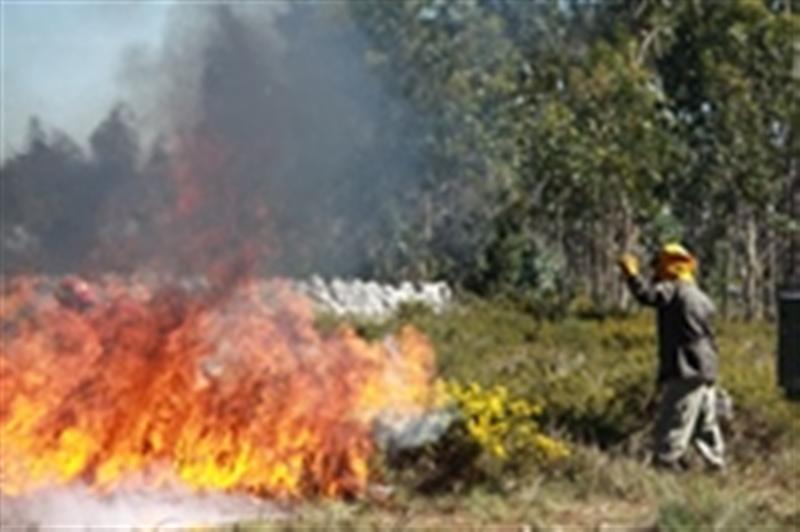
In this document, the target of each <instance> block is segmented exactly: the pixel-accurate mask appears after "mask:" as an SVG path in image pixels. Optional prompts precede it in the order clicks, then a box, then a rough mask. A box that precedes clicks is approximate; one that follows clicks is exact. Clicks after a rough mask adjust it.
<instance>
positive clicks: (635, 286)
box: [627, 275, 675, 307]
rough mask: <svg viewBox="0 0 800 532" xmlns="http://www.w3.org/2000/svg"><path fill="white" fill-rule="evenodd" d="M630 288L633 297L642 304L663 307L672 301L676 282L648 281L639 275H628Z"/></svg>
mask: <svg viewBox="0 0 800 532" xmlns="http://www.w3.org/2000/svg"><path fill="white" fill-rule="evenodd" d="M627 281H628V288H629V289H630V291H631V294H633V297H635V298H636V300H637V301H638V302H639V303H641V304H642V305H648V306H651V307H663V306H666V305H668V304H669V302H670V301H672V298H673V297H674V295H675V285H674V283H654V284H651V283H648V282H647V281H645V280H644V279H642V277H641V276H639V275H634V276H632V277H628V280H627Z"/></svg>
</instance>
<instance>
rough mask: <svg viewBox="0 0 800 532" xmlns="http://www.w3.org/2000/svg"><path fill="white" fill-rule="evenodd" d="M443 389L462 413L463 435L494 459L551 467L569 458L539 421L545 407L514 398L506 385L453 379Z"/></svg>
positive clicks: (567, 451)
mask: <svg viewBox="0 0 800 532" xmlns="http://www.w3.org/2000/svg"><path fill="white" fill-rule="evenodd" d="M440 386H441V388H442V391H443V394H444V396H445V397H446V398H447V399H448V400H449V402H450V403H451V404H452V405H453V406H454V407H455V408H456V410H457V412H458V416H459V418H460V420H461V422H462V423H460V424H458V425H457V427H458V428H457V429H456V430H457V431H461V434H460V436H461V437H462V438H465V439H467V440H469V442H474V443H476V444H477V445H478V447H479V448H480V450H481V453H482V454H485V455H488V457H489V458H490V459H494V460H498V461H499V462H501V463H503V464H513V465H520V463H521V462H523V461H531V460H533V461H535V462H536V463H538V464H548V463H552V462H555V461H558V460H560V459H563V458H566V457H567V456H569V448H568V447H567V445H566V444H565V443H564V442H562V441H560V440H557V439H554V438H551V437H549V436H546V435H545V434H543V433H542V431H541V427H540V426H539V424H538V423H537V421H536V417H537V416H539V415H541V414H542V412H543V406H542V405H541V404H538V403H533V402H530V401H528V400H526V399H523V398H514V397H511V396H510V395H509V392H508V389H507V388H506V387H505V386H502V385H495V386H492V387H490V388H484V387H482V386H481V385H480V384H478V383H477V382H471V383H469V384H468V385H465V384H462V383H460V382H458V381H455V380H450V381H444V382H442V383H441V384H440ZM456 441H458V438H456Z"/></svg>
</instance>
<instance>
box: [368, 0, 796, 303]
mask: <svg viewBox="0 0 800 532" xmlns="http://www.w3.org/2000/svg"><path fill="white" fill-rule="evenodd" d="M798 8H800V3H798V2H789V1H788V0H786V1H773V0H725V1H718V0H709V1H706V0H685V1H678V2H675V1H669V0H627V1H623V0H619V1H614V2H586V1H577V0H573V1H568V2H565V1H556V0H553V1H542V2H519V1H513V0H509V1H504V0H486V1H477V0H476V1H471V2H470V1H458V2H446V1H407V2H380V1H377V2H359V3H357V4H355V5H354V6H353V11H354V13H355V15H356V17H357V20H358V21H359V23H360V25H361V26H362V27H363V28H364V30H365V31H367V32H368V33H369V35H370V37H371V43H372V45H373V46H374V50H372V51H371V55H370V58H371V60H372V61H373V63H374V64H375V69H376V70H377V71H378V72H380V73H381V75H382V77H383V79H384V80H385V81H386V83H387V84H389V85H390V86H391V87H393V89H394V90H395V91H397V93H398V94H401V95H403V97H404V98H405V99H407V100H409V101H411V102H413V105H414V107H415V108H416V109H417V110H418V111H419V115H418V116H419V117H421V118H420V119H419V123H417V124H415V126H414V127H413V128H411V130H412V131H414V132H415V135H414V136H413V137H412V138H410V139H409V141H408V142H409V148H408V149H409V150H413V151H414V152H423V153H425V154H426V161H427V162H428V164H426V165H425V166H424V171H425V172H426V179H425V182H426V183H427V187H425V190H424V193H422V194H421V196H420V200H419V201H420V203H421V205H422V210H421V213H420V216H419V218H415V219H410V220H408V221H407V222H408V226H407V231H406V232H405V233H404V236H403V237H402V238H401V239H400V242H402V245H400V246H394V243H391V244H389V245H391V246H393V249H392V250H391V251H392V252H394V254H395V255H394V256H395V258H396V261H397V262H396V263H395V265H393V266H389V267H388V269H389V271H392V272H403V273H402V274H401V275H409V273H406V270H408V271H410V275H421V276H423V277H442V278H446V279H449V280H453V281H456V282H457V283H459V284H461V285H463V286H466V287H469V288H471V289H474V290H477V291H479V292H484V293H485V292H498V291H501V292H509V293H512V294H518V295H519V294H523V295H529V296H530V297H532V298H538V299H539V300H548V299H549V300H555V301H557V302H567V301H570V300H572V299H573V298H574V297H575V296H577V295H580V294H585V295H588V296H590V297H591V298H592V300H593V301H594V302H595V304H599V305H608V306H616V305H619V304H624V301H625V291H624V290H623V289H622V287H621V286H620V282H619V277H618V275H617V271H616V266H615V261H616V258H617V256H618V255H619V254H620V253H621V252H622V251H623V250H633V251H638V252H640V253H641V254H647V253H651V252H652V251H653V250H654V249H655V246H657V244H658V243H659V242H662V241H664V240H666V239H681V240H683V241H684V242H686V244H687V245H688V246H690V247H691V248H692V249H693V250H694V251H695V252H696V254H697V255H698V256H699V258H700V263H701V265H702V278H703V279H702V280H703V283H704V284H705V285H707V286H708V287H709V288H710V289H711V290H712V291H713V292H714V294H715V296H716V297H717V298H718V299H719V300H720V301H721V303H722V306H723V310H724V311H725V312H728V311H733V310H734V309H740V310H741V311H742V312H743V313H744V314H745V315H747V316H749V317H761V316H764V315H765V314H766V313H769V312H771V311H772V310H773V308H774V301H773V299H774V294H775V289H776V285H778V284H779V283H781V282H785V281H786V280H787V279H786V277H787V275H788V274H787V271H786V270H788V269H789V268H791V265H790V264H789V261H790V256H789V252H788V248H789V241H790V239H791V237H792V235H795V236H794V238H796V232H797V230H798V223H797V222H798V221H797V218H796V216H797V214H795V219H792V216H791V214H790V213H791V209H790V205H789V203H790V202H789V199H790V197H791V193H792V189H793V188H794V191H795V194H796V193H797V190H798V189H800V185H799V184H798V179H800V177H799V176H798V168H797V164H798V163H797V158H798V154H799V152H798V138H797V134H796V130H797V127H798V124H800V110H798V106H797V105H796V99H797V95H798V94H800V41H798V39H800V12H798ZM734 298H735V301H732V300H733V299H734ZM733 302H735V303H736V305H734V304H732V303H733Z"/></svg>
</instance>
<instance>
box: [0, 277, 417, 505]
mask: <svg viewBox="0 0 800 532" xmlns="http://www.w3.org/2000/svg"><path fill="white" fill-rule="evenodd" d="M52 285H53V281H52V280H47V279H44V278H34V277H27V278H19V279H16V280H14V281H13V282H11V283H10V286H8V287H7V288H6V291H5V293H4V294H3V297H4V305H3V309H2V313H1V314H0V320H1V323H2V327H3V345H2V353H0V387H1V391H2V394H1V395H0V423H2V426H1V427H0V442H2V473H0V491H2V493H4V494H6V495H12V496H13V495H20V494H30V493H33V492H35V491H36V490H37V489H40V488H43V487H45V486H52V485H57V484H60V485H64V484H70V483H73V482H82V483H86V484H89V485H90V486H93V487H94V488H96V489H98V490H101V491H107V490H112V489H114V488H115V487H117V486H120V485H121V484H123V483H125V482H127V481H129V480H130V479H133V478H135V479H137V482H142V481H144V482H146V483H148V484H150V485H154V486H155V485H163V484H167V483H172V482H175V481H181V482H182V483H184V484H186V485H188V486H190V487H192V488H195V489H198V490H205V489H214V490H220V489H221V490H226V491H243V492H249V493H253V494H258V495H265V496H273V497H299V496H307V495H324V496H346V495H352V494H358V493H360V492H362V491H363V490H364V489H365V488H366V486H367V483H368V482H369V481H370V477H371V473H370V469H369V464H370V459H371V456H372V454H373V452H374V450H375V443H374V440H373V435H372V427H373V423H374V422H375V421H376V420H377V418H378V417H379V416H384V415H398V414H399V415H401V416H402V415H414V414H417V413H419V412H420V411H421V410H422V409H424V408H426V407H427V402H428V401H429V399H430V397H429V392H430V386H429V384H430V379H431V376H432V370H433V368H432V365H433V352H432V350H431V348H430V346H429V345H428V343H427V341H426V340H425V339H424V337H422V336H421V335H420V334H419V333H417V332H415V331H414V330H413V329H405V330H403V331H402V332H401V333H400V334H398V335H397V336H396V337H395V338H393V339H390V340H386V341H384V342H380V343H374V344H370V343H367V342H365V341H364V340H362V339H361V338H359V337H358V336H357V335H356V334H355V333H354V332H353V331H351V330H349V329H339V330H337V331H335V332H331V333H327V334H321V333H319V332H318V331H317V329H316V328H315V327H314V316H313V311H312V308H311V306H310V305H309V303H308V302H307V301H306V300H304V299H303V298H302V297H300V296H299V295H297V294H295V293H293V292H291V291H290V290H289V289H288V288H287V286H285V285H284V284H281V283H278V282H271V283H264V282H258V283H253V282H251V283H247V284H243V285H241V286H240V287H238V288H237V289H236V290H235V291H234V292H233V293H232V294H230V295H228V296H226V297H225V298H224V299H219V298H209V297H201V296H198V295H196V293H195V292H196V289H195V291H194V292H193V291H191V290H177V289H172V290H165V289H153V288H148V287H147V285H146V284H144V283H136V282H134V281H133V280H131V279H124V280H123V279H120V278H117V279H108V278H106V279H104V280H102V281H97V282H95V284H94V285H93V287H92V288H93V289H94V290H95V292H96V293H97V294H99V297H98V301H96V302H95V304H94V305H93V306H91V307H90V308H77V307H74V306H73V307H71V306H70V305H65V304H63V302H59V300H58V299H57V298H55V297H54V296H53V293H54V290H53V288H52Z"/></svg>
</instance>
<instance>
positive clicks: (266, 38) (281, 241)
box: [2, 3, 414, 275]
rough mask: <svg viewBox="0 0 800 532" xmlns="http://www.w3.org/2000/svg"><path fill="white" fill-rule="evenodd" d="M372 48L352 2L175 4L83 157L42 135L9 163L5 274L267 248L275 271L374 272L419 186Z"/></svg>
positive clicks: (200, 262)
mask: <svg viewBox="0 0 800 532" xmlns="http://www.w3.org/2000/svg"><path fill="white" fill-rule="evenodd" d="M366 50H367V43H366V42H365V40H364V38H363V37H362V35H361V34H360V32H359V31H358V29H357V28H356V27H354V26H353V23H352V21H351V20H350V19H349V16H348V13H347V6H346V4H338V3H331V4H325V3H316V4H313V3H311V4H309V3H295V4H289V3H285V4H281V3H263V4H225V5H207V6H177V7H176V8H175V12H174V14H173V17H172V19H171V23H170V24H169V27H168V32H167V34H166V35H165V38H164V42H163V43H162V46H161V47H160V49H158V50H146V49H132V50H130V51H129V52H128V53H127V54H126V55H125V57H123V58H122V61H123V68H122V72H123V79H125V80H126V82H127V83H128V87H129V98H127V100H128V104H127V105H125V106H119V107H116V108H115V109H113V110H111V111H110V113H109V115H108V117H107V118H106V119H105V120H104V121H103V122H102V123H101V124H100V125H98V127H97V128H96V129H95V132H94V133H93V135H92V137H91V142H90V146H91V148H90V151H89V153H84V152H82V151H81V150H80V149H79V148H78V147H77V144H76V143H75V142H73V141H71V140H70V139H68V138H66V137H65V136H64V135H60V134H57V133H45V132H44V131H43V130H42V129H41V128H34V129H33V130H32V132H33V133H32V136H31V141H30V143H29V145H28V148H27V150H26V151H25V152H23V153H19V154H17V155H16V156H14V157H12V158H11V159H9V160H8V161H7V162H6V163H5V164H4V168H3V178H2V179H3V180H4V185H5V189H6V194H5V196H4V198H3V216H4V222H6V223H5V224H4V233H3V236H2V238H3V242H2V244H3V246H4V249H6V251H9V250H10V251H9V253H7V257H10V258H11V260H7V261H6V264H5V266H4V267H5V268H6V269H7V270H11V271H13V270H14V269H15V268H16V269H17V270H25V271H28V270H31V269H39V270H44V271H58V272H61V271H108V270H134V269H137V268H141V267H144V266H151V267H152V266H155V265H160V266H165V265H168V267H170V268H178V269H179V272H182V271H188V270H192V269H195V268H196V269H200V270H203V269H205V268H206V267H207V264H205V263H204V262H205V261H213V260H216V258H218V257H219V256H225V255H234V254H236V253H239V252H240V251H241V248H242V247H243V246H245V245H246V244H248V243H252V242H253V241H257V242H258V244H259V246H261V247H263V248H266V251H267V252H266V254H265V255H263V256H260V259H261V260H260V262H258V264H257V267H258V269H259V271H261V272H263V273H270V274H288V275H306V274H309V273H311V272H320V273H337V274H359V273H363V272H364V271H366V270H367V269H368V268H369V260H370V257H369V252H370V249H369V247H370V242H374V241H375V239H376V238H381V235H382V234H383V232H384V231H385V229H386V227H387V226H388V224H389V218H388V217H389V210H388V208H387V205H388V204H390V203H391V202H392V201H394V200H395V199H399V198H400V197H402V196H403V195H404V194H405V192H406V191H407V190H408V189H410V188H413V186H414V183H413V182H408V181H407V180H406V181H403V180H402V179H399V176H408V175H413V173H412V172H411V171H410V168H411V167H412V165H413V164H414V161H412V160H410V158H409V154H408V153H405V152H404V150H403V149H402V144H401V143H400V142H397V141H395V140H396V139H393V136H394V135H395V134H396V132H395V131H394V130H393V126H392V125H390V124H392V123H395V122H392V121H390V114H392V116H395V115H396V114H397V112H398V109H400V111H401V113H402V112H405V109H404V108H403V107H402V104H401V103H400V102H398V101H396V100H392V99H391V98H389V97H388V96H387V95H386V93H385V92H384V91H382V90H381V86H380V83H379V81H378V80H376V79H375V78H373V77H372V76H371V74H370V72H369V71H368V68H367V67H366V66H365V61H364V56H365V52H366ZM392 120H395V119H392ZM186 159H189V160H188V161H187V160H186ZM181 167H183V168H184V172H183V173H184V174H186V175H185V176H184V177H183V178H182V179H183V181H181V179H176V168H181ZM177 173H178V174H179V175H180V172H177ZM193 195H194V196H198V197H200V199H199V200H198V199H196V198H195V199H192V198H193ZM182 202H183V203H182ZM182 204H185V205H184V206H186V205H188V207H186V209H187V212H188V213H189V214H186V213H183V214H181V212H180V208H179V207H180V205H182ZM199 237H203V238H206V240H205V241H203V240H202V239H200V240H199V241H197V242H196V241H195V239H196V238H199ZM204 242H205V243H208V245H207V247H208V248H209V249H207V250H206V251H205V254H204V255H198V254H197V250H198V248H202V247H203V246H204V245H205V244H204ZM209 255H213V256H209ZM165 257H169V258H172V259H174V260H171V261H164V260H163V259H164V258H165ZM159 259H161V260H159Z"/></svg>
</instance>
